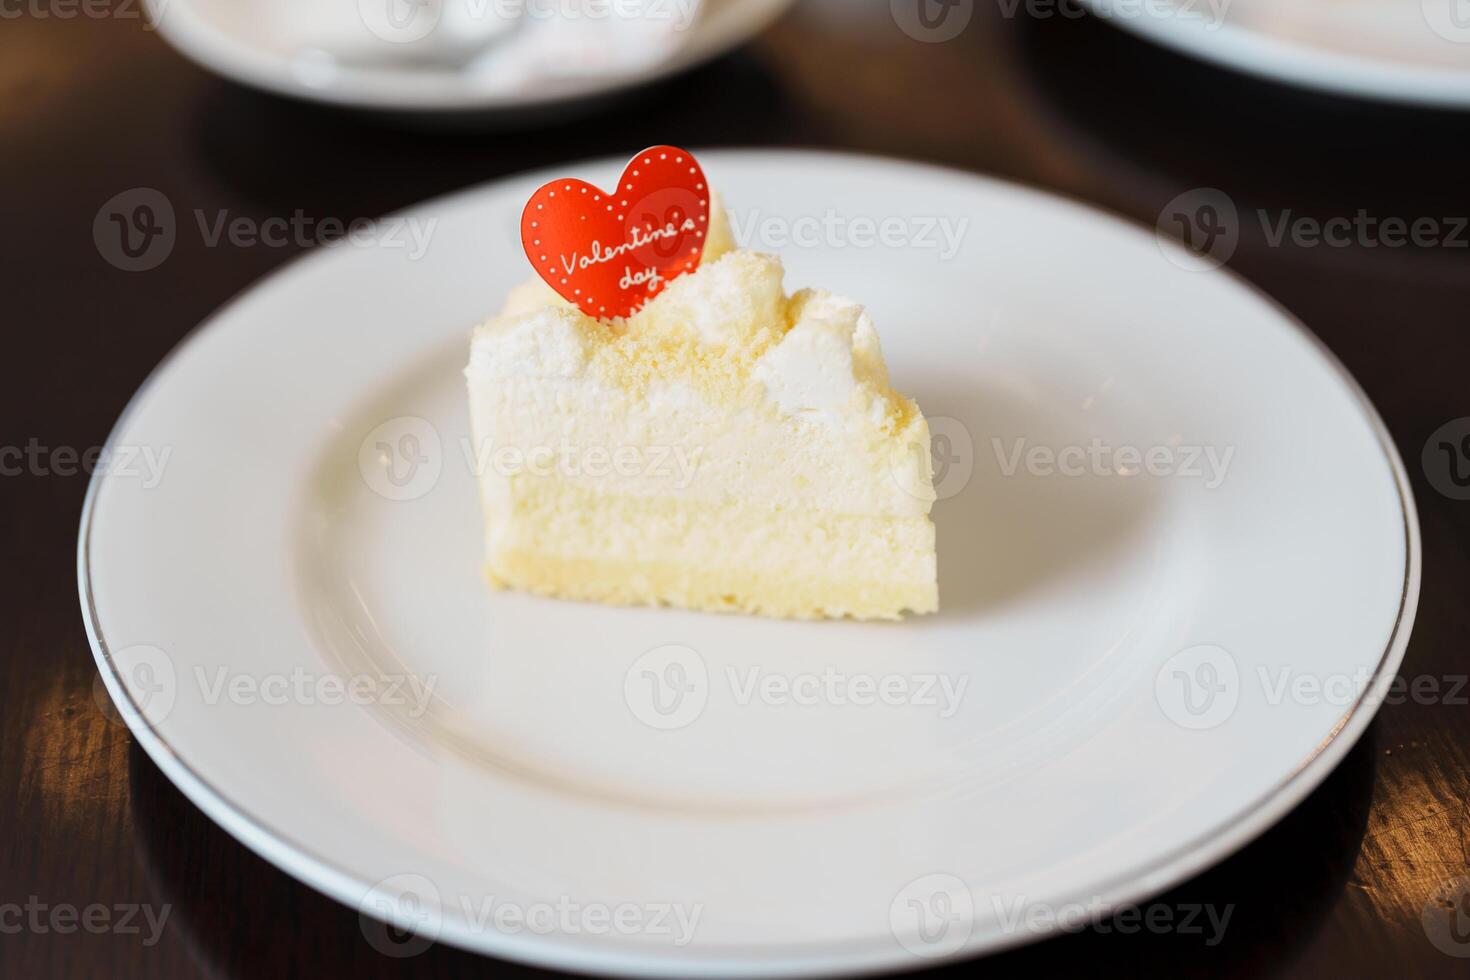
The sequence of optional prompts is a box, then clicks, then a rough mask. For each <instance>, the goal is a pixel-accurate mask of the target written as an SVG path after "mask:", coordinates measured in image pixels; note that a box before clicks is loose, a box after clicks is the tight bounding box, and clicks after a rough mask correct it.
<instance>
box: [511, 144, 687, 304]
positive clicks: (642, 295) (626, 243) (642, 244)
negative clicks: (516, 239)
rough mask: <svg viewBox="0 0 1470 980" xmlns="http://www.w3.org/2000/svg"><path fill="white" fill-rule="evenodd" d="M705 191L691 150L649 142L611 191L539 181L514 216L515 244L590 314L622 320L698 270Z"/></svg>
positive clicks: (575, 182)
mask: <svg viewBox="0 0 1470 980" xmlns="http://www.w3.org/2000/svg"><path fill="white" fill-rule="evenodd" d="M708 230H709V188H708V186H707V185H706V183H705V179H704V170H703V169H701V167H700V166H699V163H698V161H696V160H695V159H694V156H693V154H691V153H690V152H689V151H687V150H681V149H679V148H678V147H677V146H650V147H649V148H648V149H646V150H644V151H643V152H642V153H640V154H638V155H637V156H635V157H634V158H633V159H632V160H630V161H629V162H628V166H627V167H625V168H624V169H623V176H622V177H620V178H619V179H618V186H617V188H616V190H615V191H614V193H611V194H609V193H607V192H606V191H603V190H600V189H598V188H596V187H594V186H592V185H591V184H589V183H587V182H586V181H585V180H576V179H574V178H566V179H564V180H553V181H551V182H550V183H547V184H543V185H542V186H541V187H540V188H539V189H538V190H537V191H536V193H535V194H532V195H531V200H529V201H527V202H526V209H525V211H523V212H522V213H521V245H523V246H524V247H525V249H526V257H527V258H529V259H530V260H531V265H532V266H534V267H535V269H536V271H537V273H539V274H540V276H541V278H542V279H545V280H546V282H547V283H548V284H549V285H550V286H551V288H552V289H554V290H556V291H557V293H558V294H560V295H561V296H562V297H563V298H565V299H566V300H567V301H568V302H570V303H575V304H576V305H577V307H578V308H579V309H581V311H582V312H583V313H586V314H587V315H588V316H592V317H599V318H607V317H616V316H628V315H629V314H631V313H633V312H635V311H636V310H638V309H639V308H640V307H642V306H643V304H644V303H646V302H648V301H649V300H650V299H652V298H653V297H655V296H657V295H658V294H659V293H660V292H662V291H663V289H664V287H665V286H667V285H668V284H669V281H670V280H671V279H673V278H675V277H676V276H682V275H683V274H684V273H686V272H693V271H694V270H695V269H696V268H698V267H699V260H700V257H701V256H702V255H703V253H704V236H705V233H706V232H707V231H708Z"/></svg>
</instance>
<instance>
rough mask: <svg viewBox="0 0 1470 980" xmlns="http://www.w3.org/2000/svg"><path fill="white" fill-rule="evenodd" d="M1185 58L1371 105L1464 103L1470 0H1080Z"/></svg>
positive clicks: (1468, 83) (1469, 88)
mask: <svg viewBox="0 0 1470 980" xmlns="http://www.w3.org/2000/svg"><path fill="white" fill-rule="evenodd" d="M1083 2H1084V3H1085V4H1086V5H1087V7H1088V8H1089V9H1091V10H1092V11H1093V12H1094V13H1095V14H1097V15H1098V16H1099V17H1101V18H1103V19H1105V20H1107V21H1109V22H1110V23H1114V24H1117V25H1118V26H1119V27H1122V28H1124V29H1126V30H1130V31H1133V32H1134V33H1136V34H1139V35H1141V36H1143V37H1147V38H1149V39H1151V40H1153V41H1155V42H1157V43H1159V44H1162V45H1165V46H1166V47H1170V48H1174V49H1175V50H1178V51H1181V52H1183V53H1185V54H1188V55H1190V56H1192V57H1196V58H1202V59H1204V60H1206V61H1212V62H1215V63H1217V64H1221V65H1225V66H1227V67H1230V68H1235V69H1238V70H1240V71H1245V72H1249V73H1251V74H1254V75H1261V76H1264V77H1267V78H1273V79H1276V80H1278V81H1285V82H1290V83H1292V84H1295V85H1302V86H1306V87H1308V88H1316V89H1322V90H1325V91H1329V92H1337V93H1341V94H1347V95H1356V96H1361V97H1365V98H1371V99H1387V100H1391V101H1397V102H1414V103H1423V104H1427V105H1439V106H1456V107H1466V106H1470V0H1162V3H1154V2H1149V3H1141V2H1139V0H1083Z"/></svg>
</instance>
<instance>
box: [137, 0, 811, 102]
mask: <svg viewBox="0 0 1470 980" xmlns="http://www.w3.org/2000/svg"><path fill="white" fill-rule="evenodd" d="M145 2H146V4H147V6H148V8H149V13H150V16H151V17H152V19H153V22H154V24H155V25H156V26H157V28H158V31H159V33H160V34H162V35H163V36H164V37H165V38H166V39H167V40H168V41H169V42H170V43H171V44H173V46H174V47H176V48H177V49H178V50H179V51H181V52H182V53H183V54H185V55H187V56H188V57H189V58H191V59H192V60H194V61H196V62H198V63H199V64H200V65H202V66H204V67H205V68H208V69H210V70H211V71H214V72H216V73H218V74H220V75H223V76H225V77H227V78H231V79H234V80H236V81H239V82H243V83H245V84H247V85H252V86H254V87H256V88H261V89H265V90H267V91H271V92H276V93H279V94H282V95H288V96H293V97H296V98H302V99H308V100H313V101H319V102H328V103H333V104H336V105H343V106H351V107H355V108H362V109H382V110H392V111H417V112H426V113H434V112H441V113H442V112H453V113H476V114H485V115H491V116H493V115H494V114H497V113H505V114H511V113H516V114H524V113H525V112H527V111H537V110H541V109H547V110H549V109H551V108H552V107H558V108H564V107H566V106H569V105H575V104H579V103H582V102H584V101H587V100H592V99H595V98H596V97H598V96H603V95H608V94H611V93H613V92H616V91H619V90H622V89H626V88H629V87H632V86H635V85H638V84H640V83H644V82H649V81H653V80H655V79H657V78H661V77H663V76H666V75H670V74H673V73H675V72H677V71H680V70H682V69H685V68H689V67H691V66H693V65H695V64H698V63H700V62H703V61H707V60H709V59H711V58H713V57H715V56H717V55H719V54H722V53H724V52H725V51H727V50H729V49H730V48H733V47H734V46H736V45H738V44H740V43H741V42H743V41H745V40H747V39H748V38H750V37H751V36H753V35H755V34H757V33H759V31H760V30H761V29H763V28H764V27H765V26H766V25H767V24H768V23H769V22H770V21H771V20H773V19H774V18H775V17H776V16H777V15H778V14H779V13H780V12H781V11H782V10H783V9H785V7H786V6H787V5H788V4H789V3H790V2H791V0H615V2H612V0H316V2H313V3H311V4H303V3H300V2H299V0H145Z"/></svg>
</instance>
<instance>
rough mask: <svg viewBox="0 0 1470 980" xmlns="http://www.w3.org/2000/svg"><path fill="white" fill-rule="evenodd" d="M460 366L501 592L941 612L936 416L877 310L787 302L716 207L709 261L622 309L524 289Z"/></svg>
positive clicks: (533, 285)
mask: <svg viewBox="0 0 1470 980" xmlns="http://www.w3.org/2000/svg"><path fill="white" fill-rule="evenodd" d="M466 375H467V376H468V379H469V394H470V412H471V423H472V431H473V437H474V441H475V447H474V448H475V458H476V460H477V461H478V467H479V470H480V481H481V484H480V485H481V497H482V502H483V505H484V511H485V542H486V564H485V575H486V578H487V579H488V580H489V582H490V584H491V585H492V586H495V587H497V588H513V589H524V590H527V591H530V592H535V593H540V594H543V595H550V596H561V597H565V598H570V599H590V600H595V601H599V602H609V603H618V604H664V605H672V606H682V607H686V608H690V609H707V610H732V611H742V612H750V613H759V614H763V615H768V616H789V617H801V618H821V617H840V616H852V617H856V618H860V619H897V618H900V616H901V614H902V613H903V612H904V611H905V610H912V611H914V612H919V613H925V612H933V611H934V610H935V609H936V608H938V594H937V587H936V583H935V560H934V525H933V523H931V522H930V520H929V508H930V506H931V505H932V504H933V501H934V490H933V477H932V473H931V470H930V461H929V430H928V425H927V424H926V423H925V421H924V417H923V416H922V415H921V414H920V413H919V408H918V406H917V405H915V404H914V402H912V401H911V400H909V399H907V398H904V397H903V396H902V395H899V394H897V393H896V392H894V391H893V390H892V389H891V388H890V387H889V385H888V374H887V370H886V368H885V367H884V364H883V355H882V352H881V351H880V350H879V346H878V335H877V333H876V332H874V329H873V324H872V321H871V320H870V319H869V317H868V315H867V314H866V313H865V312H864V311H863V308H862V307H861V306H859V305H858V304H856V303H854V302H852V301H850V300H847V299H843V298H842V297H839V296H834V295H832V294H831V293H827V292H824V291H821V290H815V289H806V290H802V291H800V292H798V293H796V294H795V295H792V296H787V295H786V294H785V292H784V291H783V289H782V268H781V263H780V261H779V260H778V259H776V258H774V257H772V256H769V255H762V254H759V253H756V252H749V251H738V250H734V249H733V248H732V243H731V241H730V234H729V226H728V222H727V221H726V220H725V216H724V214H723V212H722V211H721V210H720V209H719V207H718V206H716V207H715V208H714V209H713V211H712V213H711V222H710V234H709V236H708V238H707V239H706V241H705V247H704V253H703V259H702V261H701V264H700V265H699V267H698V269H697V270H696V271H694V272H691V273H689V274H686V275H682V276H679V277H678V278H676V279H674V280H672V281H671V282H669V284H668V286H667V287H666V288H665V289H664V290H663V292H661V293H659V294H658V295H657V296H655V297H654V298H653V299H652V300H650V301H648V302H647V304H646V305H644V306H643V308H642V309H641V310H639V311H638V312H636V313H634V314H633V315H632V316H629V317H627V318H626V319H617V320H598V319H594V318H591V317H588V316H586V315H584V314H583V313H582V312H580V311H579V310H578V309H576V308H575V307H573V306H571V305H570V304H569V303H567V302H566V301H565V300H563V299H562V298H561V297H559V296H558V295H557V294H556V293H555V292H553V291H552V290H551V289H550V288H549V287H548V286H547V285H546V284H544V283H543V282H541V281H539V280H536V281H533V282H530V283H527V284H526V285H524V286H521V287H518V288H517V289H515V290H513V291H512V293H511V296H510V298H509V300H508V302H507V304H506V308H505V310H504V311H503V312H502V313H501V314H500V315H499V316H497V317H495V318H493V319H491V320H490V321H489V322H487V323H485V324H483V325H481V326H480V327H479V328H478V329H477V330H476V331H475V335H474V340H473V343H472V347H471V354H470V363H469V367H468V368H467V370H466Z"/></svg>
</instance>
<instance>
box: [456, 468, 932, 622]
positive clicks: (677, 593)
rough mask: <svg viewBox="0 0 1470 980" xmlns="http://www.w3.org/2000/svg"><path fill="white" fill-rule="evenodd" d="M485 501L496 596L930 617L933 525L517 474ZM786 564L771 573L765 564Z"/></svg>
mask: <svg viewBox="0 0 1470 980" xmlns="http://www.w3.org/2000/svg"><path fill="white" fill-rule="evenodd" d="M511 485H512V487H513V491H512V494H511V495H510V497H509V499H506V498H501V499H499V500H492V501H487V502H486V524H487V555H488V556H489V557H488V560H487V562H486V565H485V578H486V579H487V581H488V582H489V583H490V584H491V585H492V586H494V587H497V588H511V589H523V590H526V591H528V592H534V593H537V594H540V595H547V596H556V597H561V598H568V599H583V600H589V601H596V602H606V603H615V604H618V605H666V606H678V607H682V608H686V609H700V610H708V611H712V612H745V613H755V614H758V615H764V616H777V617H786V618H796V619H822V618H837V617H843V616H848V617H852V618H855V619H900V618H902V614H903V612H904V611H905V610H909V611H912V612H915V613H929V612H934V611H935V610H936V609H937V608H938V606H939V596H938V590H937V587H936V585H935V581H936V576H935V565H934V557H933V556H934V525H933V524H932V523H930V521H929V519H928V517H917V518H902V517H867V516H856V515H830V514H820V513H815V512H810V511H796V512H792V511H781V510H772V509H767V508H762V507H759V506H755V505H751V504H739V503H732V504H712V503H704V502H690V501H675V500H673V499H670V498H667V497H664V498H646V497H631V496H623V495H616V494H598V493H595V492H593V491H592V490H590V489H588V488H586V487H580V486H574V485H569V484H565V483H560V482H559V481H556V480H542V479H535V478H530V477H524V476H523V477H518V478H516V479H514V480H512V481H511ZM771 555H779V556H782V561H781V563H780V564H779V565H773V564H772V563H771V561H770V560H769V558H768V557H767V556H771Z"/></svg>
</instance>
